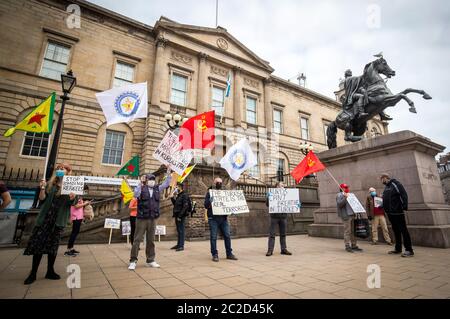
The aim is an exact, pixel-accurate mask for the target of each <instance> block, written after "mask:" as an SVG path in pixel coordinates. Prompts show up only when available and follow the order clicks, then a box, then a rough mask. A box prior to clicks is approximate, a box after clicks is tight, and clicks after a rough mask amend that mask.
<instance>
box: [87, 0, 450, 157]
mask: <svg viewBox="0 0 450 319" xmlns="http://www.w3.org/2000/svg"><path fill="white" fill-rule="evenodd" d="M91 1H92V2H94V3H96V4H98V5H101V6H103V7H106V8H108V9H110V10H113V11H116V12H118V13H121V14H123V15H126V16H128V17H130V18H133V19H135V20H138V21H141V22H143V23H146V24H149V25H152V26H153V25H154V24H155V22H156V21H157V20H158V19H159V17H160V16H161V15H164V16H166V17H168V18H170V19H173V20H175V21H177V22H180V23H184V24H193V25H198V26H207V27H215V18H216V17H215V6H216V0H164V1H162V0H161V1H152V0H127V1H122V0H91ZM374 5H375V6H374ZM378 12H379V13H380V14H379V15H378V14H377V13H378ZM219 25H220V26H222V27H224V28H226V29H227V30H228V32H230V33H231V34H232V35H233V36H234V37H236V38H237V39H238V40H239V41H240V42H242V43H243V44H244V45H246V46H247V47H248V48H249V49H250V50H252V51H253V52H255V53H256V54H257V55H258V56H260V57H261V58H263V59H265V60H267V61H269V62H270V64H271V66H272V67H273V68H274V69H275V72H274V74H275V75H277V76H280V77H282V78H284V79H291V80H292V81H296V80H295V78H296V75H297V73H299V72H303V73H305V74H306V76H307V80H306V85H307V87H308V88H309V89H312V90H314V91H317V92H319V93H321V94H324V95H326V96H329V97H331V98H334V94H333V91H335V90H336V89H337V86H338V81H339V78H341V77H343V74H344V71H345V70H346V69H348V68H350V69H351V70H352V71H353V75H360V74H361V73H362V70H363V68H364V65H365V64H366V63H368V62H370V61H372V60H373V59H374V58H373V55H374V54H376V53H378V52H380V51H382V52H383V53H384V57H385V59H386V60H387V62H388V64H389V65H390V66H391V68H392V69H394V70H395V71H396V72H397V75H396V76H395V77H393V78H391V79H390V80H389V81H388V86H389V88H390V89H391V90H392V92H393V93H397V92H399V91H402V90H404V89H406V88H418V89H423V90H425V91H427V92H428V93H429V94H430V95H431V96H432V97H433V99H432V100H424V99H422V98H421V97H420V95H416V94H410V95H409V96H410V98H411V99H412V100H413V101H414V102H415V104H416V108H417V112H418V113H417V114H413V113H409V112H408V105H407V104H406V102H404V101H401V102H400V103H399V104H397V106H396V107H395V108H389V109H388V111H387V113H388V114H390V115H391V116H392V117H394V120H393V121H391V123H390V126H389V130H390V131H391V132H394V131H399V130H406V129H409V130H412V131H415V132H417V133H419V134H422V135H424V136H426V137H429V138H431V139H432V140H433V141H435V142H437V143H440V144H442V145H444V146H450V112H449V111H450V110H449V107H450V105H449V94H450V75H449V74H450V27H449V26H450V1H447V0H442V1H437V0H414V1H410V0H408V1H407V0H404V1H389V0H387V1H361V0H354V1H333V0H330V1H327V0H323V1H321V0H314V1H313V0H304V1H299V0H226V1H225V0H219ZM449 151H450V150H448V149H446V152H449Z"/></svg>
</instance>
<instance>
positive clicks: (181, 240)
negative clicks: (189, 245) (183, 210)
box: [175, 217, 186, 248]
mask: <svg viewBox="0 0 450 319" xmlns="http://www.w3.org/2000/svg"><path fill="white" fill-rule="evenodd" d="M185 220H186V217H183V218H181V219H180V220H179V219H178V218H175V225H176V226H177V235H178V241H177V246H178V248H184V222H185Z"/></svg>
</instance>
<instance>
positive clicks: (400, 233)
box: [388, 214, 413, 252]
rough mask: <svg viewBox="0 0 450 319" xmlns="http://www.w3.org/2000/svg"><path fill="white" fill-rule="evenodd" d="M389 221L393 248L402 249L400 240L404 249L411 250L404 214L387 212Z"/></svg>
mask: <svg viewBox="0 0 450 319" xmlns="http://www.w3.org/2000/svg"><path fill="white" fill-rule="evenodd" d="M388 217H389V221H390V222H391V225H392V231H393V232H394V236H395V250H396V251H402V241H403V244H404V245H405V250H406V251H410V252H412V251H413V249H412V243H411V237H410V236H409V232H408V227H407V226H406V219H405V214H398V215H392V214H388Z"/></svg>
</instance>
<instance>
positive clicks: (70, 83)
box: [45, 70, 77, 180]
mask: <svg viewBox="0 0 450 319" xmlns="http://www.w3.org/2000/svg"><path fill="white" fill-rule="evenodd" d="M76 83H77V78H76V77H74V76H73V72H72V70H70V71H69V72H67V74H61V86H62V91H63V95H62V96H61V99H62V104H61V111H60V114H59V119H58V124H57V125H56V129H55V135H54V137H53V142H52V148H51V151H50V155H49V157H48V163H47V169H46V171H45V179H46V180H49V179H50V177H51V176H52V173H53V170H54V169H55V162H56V155H57V154H58V146H59V140H60V137H61V136H60V135H61V128H62V122H63V116H64V107H65V105H66V101H68V100H70V98H69V93H70V92H72V89H73V88H74V87H75V85H76Z"/></svg>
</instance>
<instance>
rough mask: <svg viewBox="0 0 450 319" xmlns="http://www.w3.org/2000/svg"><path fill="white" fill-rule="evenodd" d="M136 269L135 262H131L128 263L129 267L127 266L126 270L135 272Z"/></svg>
mask: <svg viewBox="0 0 450 319" xmlns="http://www.w3.org/2000/svg"><path fill="white" fill-rule="evenodd" d="M135 269H136V262H135V261H133V262H131V263H130V265H129V266H128V270H135Z"/></svg>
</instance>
